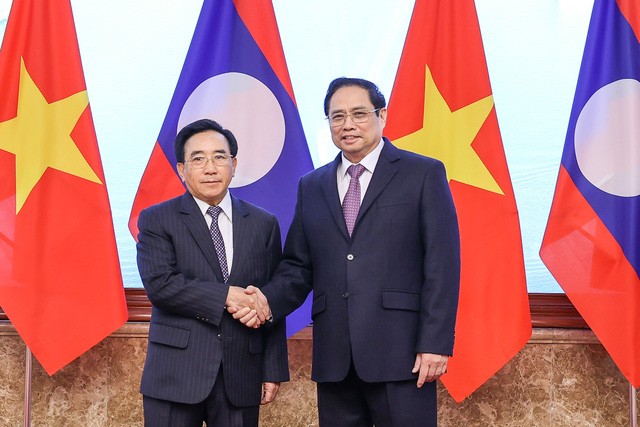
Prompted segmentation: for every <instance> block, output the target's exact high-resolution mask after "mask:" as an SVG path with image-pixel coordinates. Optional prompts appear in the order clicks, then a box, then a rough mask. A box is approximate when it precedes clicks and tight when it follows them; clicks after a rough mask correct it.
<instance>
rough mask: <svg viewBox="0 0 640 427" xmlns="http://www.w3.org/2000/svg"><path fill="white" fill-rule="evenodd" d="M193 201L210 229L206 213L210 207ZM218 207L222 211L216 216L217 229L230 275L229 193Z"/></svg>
mask: <svg viewBox="0 0 640 427" xmlns="http://www.w3.org/2000/svg"><path fill="white" fill-rule="evenodd" d="M194 200H195V201H196V203H197V204H198V207H199V208H200V212H202V216H204V220H205V221H206V222H207V226H208V227H209V228H211V221H212V218H211V215H209V214H208V213H207V209H209V206H210V205H209V204H208V203H207V202H204V201H202V200H200V199H198V198H196V197H194ZM218 206H220V208H221V209H222V212H221V213H220V215H219V216H218V227H219V228H220V234H222V240H223V241H224V252H225V255H226V256H227V269H228V270H229V274H231V265H232V263H233V209H232V208H231V196H230V195H229V191H227V194H225V195H224V198H223V199H222V201H221V202H220V203H219V204H218Z"/></svg>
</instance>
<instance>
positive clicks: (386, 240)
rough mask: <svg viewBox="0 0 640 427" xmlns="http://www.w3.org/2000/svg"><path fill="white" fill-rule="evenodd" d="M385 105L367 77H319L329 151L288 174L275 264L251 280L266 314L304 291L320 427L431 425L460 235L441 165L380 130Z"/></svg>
mask: <svg viewBox="0 0 640 427" xmlns="http://www.w3.org/2000/svg"><path fill="white" fill-rule="evenodd" d="M385 106H386V104H385V99H384V96H383V95H382V94H381V93H380V91H379V90H378V88H377V87H376V85H374V84H373V83H371V82H369V81H366V80H362V79H351V78H338V79H336V80H334V81H333V82H332V83H331V84H330V85H329V88H328V91H327V95H326V98H325V101H324V112H325V114H326V116H327V120H328V124H329V127H330V130H331V137H332V139H333V142H334V144H335V145H336V146H337V147H338V148H339V149H340V151H341V153H340V154H339V155H338V156H337V157H336V159H335V160H334V161H333V162H331V163H329V164H327V165H325V166H323V167H321V168H319V169H317V170H315V171H313V172H311V173H309V174H307V175H306V176H304V177H303V178H302V179H301V180H300V183H299V187H298V201H297V205H296V211H295V216H294V219H293V223H292V225H291V228H290V230H289V233H288V235H287V240H286V243H285V249H284V258H283V261H282V262H281V263H280V266H279V267H278V270H277V271H276V274H275V275H274V278H273V280H272V281H271V282H269V284H267V285H266V286H264V287H263V288H262V292H263V293H264V295H265V296H266V299H267V300H268V303H269V305H270V308H271V313H272V315H273V318H274V319H275V320H276V321H277V320H278V319H281V318H283V317H284V316H285V315H287V314H288V313H290V312H291V311H292V310H294V309H295V308H296V307H298V306H299V305H300V304H302V303H303V302H304V300H305V298H306V296H307V295H308V294H309V292H310V291H311V290H313V305H312V318H313V367H312V378H313V379H314V380H315V381H316V382H317V391H318V409H319V415H320V425H321V426H323V427H336V426H371V425H372V424H375V425H376V427H383V426H402V427H408V426H433V425H436V424H437V414H436V385H435V381H434V380H435V379H437V378H439V377H440V376H441V375H442V374H444V373H445V372H446V370H447V360H448V356H450V355H451V354H452V352H453V341H454V326H455V319H456V312H457V304H458V288H459V279H460V248H459V244H460V243H459V240H460V239H459V234H458V222H457V217H456V212H455V208H454V205H453V200H452V197H451V193H450V191H449V185H448V182H447V177H446V173H445V169H444V166H443V164H442V163H441V162H440V161H438V160H435V159H432V158H427V157H423V156H420V155H417V154H414V153H410V152H407V151H403V150H399V149H398V148H396V147H394V146H393V145H392V144H391V142H390V141H389V140H387V139H386V138H383V136H382V131H383V128H384V125H385V120H386V117H387V110H386V108H385ZM443 143H446V141H443ZM352 165H361V166H354V167H353V168H352V167H351V166H352ZM354 169H355V171H353V170H354ZM357 169H360V170H361V171H360V172H358V171H357ZM352 175H355V176H353V177H352ZM352 190H353V191H352ZM350 193H355V194H356V199H357V200H356V201H355V202H354V201H353V200H352V199H353V194H350ZM351 215H355V217H354V218H353V219H351V217H350V216H351ZM353 221H355V223H352V222H353ZM255 292H256V294H258V295H259V294H260V293H259V292H258V291H255ZM230 311H232V312H235V314H234V317H236V318H240V319H241V320H242V321H243V322H247V323H249V324H250V325H254V327H255V326H256V325H257V324H259V323H260V322H259V321H256V319H254V318H253V317H252V316H253V315H252V314H250V313H249V310H248V309H244V310H239V311H236V309H234V308H232V309H230Z"/></svg>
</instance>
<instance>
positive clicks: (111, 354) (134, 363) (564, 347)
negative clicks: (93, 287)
mask: <svg viewBox="0 0 640 427" xmlns="http://www.w3.org/2000/svg"><path fill="white" fill-rule="evenodd" d="M147 332H148V324H147V323H144V322H141V323H128V324H126V325H125V326H123V327H122V328H121V329H120V330H118V331H116V332H115V333H114V334H112V335H111V336H110V337H109V338H107V339H105V340H104V341H102V342H101V343H100V344H98V345H97V346H95V347H94V348H93V349H91V350H90V351H88V352H87V353H85V354H84V355H82V356H81V357H79V358H78V359H77V360H75V361H74V362H72V363H71V364H70V365H68V366H66V367H65V368H64V369H62V370H61V371H59V372H58V373H56V374H55V375H53V376H52V377H49V376H48V375H47V374H46V373H45V372H44V370H43V369H42V367H41V366H40V365H39V364H38V362H37V361H35V359H34V361H33V364H32V381H31V389H32V390H31V395H32V397H31V402H32V403H31V420H32V425H33V426H55V427H58V426H78V427H90V426H109V427H113V426H123V427H124V426H132V427H133V426H142V399H141V396H140V394H139V393H138V384H139V381H140V376H141V374H142V365H143V362H144V356H145V351H146V346H147ZM479 351H481V349H480V350H479ZM0 355H1V359H0V360H2V363H0V402H2V404H1V405H0V426H20V425H23V415H24V391H25V361H26V352H25V347H24V344H23V342H22V340H21V339H20V338H19V337H18V336H17V335H16V333H15V331H14V330H13V328H12V326H11V325H10V324H8V323H2V324H0ZM289 361H290V369H291V379H292V381H291V382H289V383H286V384H283V386H282V388H281V390H280V394H279V396H278V399H277V400H276V401H275V402H274V403H272V404H270V405H267V406H265V407H263V410H262V412H261V417H260V418H261V423H260V424H261V426H274V427H276V426H277V427H287V426H291V427H301V426H317V407H316V401H315V386H314V384H313V382H312V381H311V379H310V377H309V376H310V368H311V334H310V332H309V330H308V329H307V330H304V331H301V332H300V333H299V334H297V335H296V336H294V337H292V338H291V339H290V340H289ZM438 390H439V417H440V423H439V425H440V426H443V427H446V426H462V425H464V426H514V427H515V426H518V427H520V426H545V427H547V426H559V427H560V426H628V425H629V390H628V383H627V382H626V380H625V379H624V377H623V376H622V375H621V374H620V372H619V371H618V369H617V367H616V366H615V364H614V363H613V362H612V360H611V358H610V357H609V356H608V355H607V353H606V352H605V351H604V349H603V347H602V346H601V345H600V343H599V342H598V340H597V339H596V338H595V337H594V335H593V334H592V333H591V331H589V330H580V329H546V328H544V329H541V328H537V329H534V333H533V336H532V338H531V340H530V341H529V343H528V344H527V345H526V346H525V348H524V349H523V350H522V351H521V352H520V353H519V354H518V355H517V356H516V357H515V358H514V359H513V360H512V361H511V362H510V363H508V364H507V365H506V366H505V367H504V368H503V369H501V370H500V371H499V372H498V373H497V374H496V375H495V376H494V377H493V378H491V379H490V380H489V381H487V383H485V384H484V385H483V386H482V387H481V388H480V389H479V390H477V391H476V392H475V393H474V394H473V395H472V396H471V397H469V398H468V399H466V400H465V401H464V402H462V403H461V404H458V403H456V402H455V401H453V399H451V397H449V396H448V394H447V392H446V390H444V389H443V388H442V387H439V389H438Z"/></svg>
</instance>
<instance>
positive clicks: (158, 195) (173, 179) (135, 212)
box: [129, 142, 185, 241]
mask: <svg viewBox="0 0 640 427" xmlns="http://www.w3.org/2000/svg"><path fill="white" fill-rule="evenodd" d="M184 192H185V188H184V186H183V185H182V183H181V182H180V179H179V178H178V175H176V171H175V169H174V168H173V166H172V165H171V163H169V160H168V159H167V156H165V154H164V151H162V147H160V144H158V143H157V142H156V143H155V145H154V146H153V151H152V152H151V157H150V158H149V163H147V167H146V169H145V171H144V174H143V175H142V180H141V181H140V186H139V187H138V192H137V193H136V197H135V200H134V202H133V207H132V208H131V217H130V218H129V231H131V235H132V236H133V237H134V239H136V241H137V240H138V216H140V211H141V210H142V209H144V208H146V207H148V206H152V205H155V204H156V203H160V202H164V201H165V200H168V199H171V198H173V197H176V196H179V195H180V194H182V193H184Z"/></svg>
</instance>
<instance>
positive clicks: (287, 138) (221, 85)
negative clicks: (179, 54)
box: [129, 0, 313, 336]
mask: <svg viewBox="0 0 640 427" xmlns="http://www.w3.org/2000/svg"><path fill="white" fill-rule="evenodd" d="M203 117H206V118H210V119H213V120H215V121H217V122H219V123H220V124H221V125H222V126H224V127H225V128H228V129H230V130H231V131H232V132H233V133H234V135H235V136H236V138H237V140H238V156H237V157H238V166H237V168H236V174H235V176H234V178H233V181H232V182H231V186H230V188H231V192H232V194H234V195H235V196H237V197H239V198H241V199H244V200H247V201H248V202H251V203H254V204H256V205H258V206H260V207H263V208H265V209H267V210H268V211H270V212H272V213H274V214H275V215H276V216H277V217H278V220H279V222H280V227H281V230H282V233H283V235H284V234H285V233H286V232H287V230H288V229H289V225H290V224H291V219H292V217H293V211H294V207H295V199H296V191H297V184H298V179H299V178H300V177H301V176H302V175H303V174H304V173H306V172H308V171H310V170H311V169H313V162H312V160H311V156H310V154H309V149H308V147H307V142H306V139H305V136H304V131H303V129H302V123H301V121H300V116H299V114H298V110H297V106H296V103H295V98H294V96H293V89H292V86H291V82H290V79H289V73H288V70H287V65H286V62H285V58H284V51H283V49H282V44H281V41H280V34H279V32H278V27H277V23H276V19H275V13H274V10H273V5H272V4H271V1H270V0H234V1H232V0H205V2H204V5H203V7H202V11H201V12H200V17H199V19H198V22H197V24H196V28H195V31H194V35H193V39H192V40H191V45H190V47H189V51H188V52H187V57H186V59H185V62H184V66H183V68H182V72H181V74H180V78H179V80H178V83H177V85H176V90H175V92H174V95H173V98H172V100H171V103H170V105H169V110H168V112H167V115H166V117H165V120H164V123H163V125H162V128H161V130H160V135H159V136H158V140H157V142H156V144H155V146H154V148H153V152H152V154H151V158H150V159H149V163H148V164H147V168H146V170H145V172H144V175H143V177H142V180H141V182H140V187H139V189H138V193H137V195H136V198H135V201H134V204H133V208H132V212H131V218H130V221H129V229H130V230H131V233H132V234H133V236H134V237H136V236H137V234H138V228H137V220H138V215H139V213H140V211H141V210H142V209H144V208H145V207H147V206H150V205H153V204H155V203H158V202H161V201H164V200H167V199H169V198H172V197H175V196H177V195H179V194H182V193H183V192H184V191H185V187H184V186H183V184H182V182H181V181H180V178H179V176H178V174H177V171H176V169H175V166H176V158H175V154H174V149H173V146H174V140H175V136H176V134H177V133H178V131H179V130H180V129H181V128H182V127H183V126H185V125H187V124H189V123H191V122H192V121H194V120H197V119H200V118H203ZM283 240H284V239H283ZM243 285H244V284H243ZM309 301H310V299H307V302H306V303H305V304H304V305H303V306H302V307H301V308H299V309H298V310H296V311H295V312H294V313H292V314H291V315H289V317H288V318H287V335H288V336H290V335H292V334H293V333H295V332H297V331H298V330H300V329H301V328H302V327H304V326H306V325H307V324H309V323H310V321H311V314H310V303H309Z"/></svg>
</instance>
